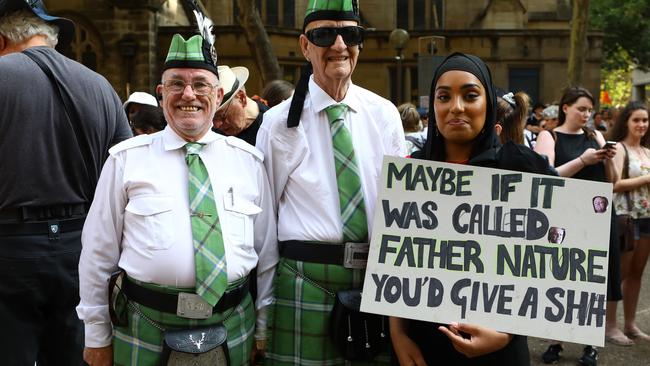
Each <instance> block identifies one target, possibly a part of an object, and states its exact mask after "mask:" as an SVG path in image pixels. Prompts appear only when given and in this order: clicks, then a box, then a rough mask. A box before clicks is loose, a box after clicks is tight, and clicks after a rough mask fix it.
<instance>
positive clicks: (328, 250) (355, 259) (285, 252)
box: [278, 240, 369, 269]
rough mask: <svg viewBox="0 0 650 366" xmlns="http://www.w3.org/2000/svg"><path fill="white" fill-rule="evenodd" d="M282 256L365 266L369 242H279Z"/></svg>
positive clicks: (301, 259)
mask: <svg viewBox="0 0 650 366" xmlns="http://www.w3.org/2000/svg"><path fill="white" fill-rule="evenodd" d="M278 244H279V247H280V256H282V257H284V258H288V259H293V260H297V261H303V262H311V263H319V264H336V265H339V266H343V267H346V268H353V269H360V268H365V267H366V263H367V262H368V249H369V246H368V243H341V244H339V243H335V244H333V243H319V242H308V241H301V240H286V241H280V242H278Z"/></svg>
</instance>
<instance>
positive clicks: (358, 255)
mask: <svg viewBox="0 0 650 366" xmlns="http://www.w3.org/2000/svg"><path fill="white" fill-rule="evenodd" d="M369 250H370V245H369V244H368V243H349V242H348V243H345V249H344V252H343V267H345V268H350V269H364V268H366V264H367V263H368V251H369Z"/></svg>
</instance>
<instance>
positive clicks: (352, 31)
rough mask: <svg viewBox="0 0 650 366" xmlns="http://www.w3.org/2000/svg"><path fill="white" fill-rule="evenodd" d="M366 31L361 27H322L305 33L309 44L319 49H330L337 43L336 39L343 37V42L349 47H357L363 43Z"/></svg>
mask: <svg viewBox="0 0 650 366" xmlns="http://www.w3.org/2000/svg"><path fill="white" fill-rule="evenodd" d="M364 33H365V30H364V29H363V28H361V27H359V26H349V27H321V28H314V29H311V30H308V31H307V32H305V35H306V36H307V39H308V40H309V42H311V43H313V44H315V45H316V46H318V47H330V46H331V45H333V44H334V42H336V37H337V36H338V35H341V38H343V42H345V45H346V46H348V47H352V46H357V45H359V44H361V43H362V42H363V34H364Z"/></svg>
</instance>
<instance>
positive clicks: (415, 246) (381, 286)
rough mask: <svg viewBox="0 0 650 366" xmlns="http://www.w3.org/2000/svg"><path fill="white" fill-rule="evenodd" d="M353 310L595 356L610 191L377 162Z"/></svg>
mask: <svg viewBox="0 0 650 366" xmlns="http://www.w3.org/2000/svg"><path fill="white" fill-rule="evenodd" d="M379 184H380V187H379V188H380V189H379V198H378V202H377V206H376V207H377V208H376V210H375V217H374V222H373V232H372V242H371V246H370V253H369V257H368V267H367V270H366V278H365V283H364V287H363V300H362V303H361V310H362V311H365V312H370V313H378V314H384V315H391V316H397V317H402V318H410V319H417V320H425V321H430V322H437V323H451V322H463V323H474V324H478V325H482V326H486V327H490V328H493V329H496V330H499V331H503V332H508V333H513V334H522V335H530V336H535V337H543V338H551V339H557V340H561V341H569V342H576V343H581V344H591V345H599V346H602V345H603V344H604V332H605V304H606V292H607V289H606V283H607V261H608V247H609V230H610V222H611V221H610V219H611V210H612V207H611V205H610V204H609V202H610V201H611V199H610V198H611V191H612V186H611V184H608V183H598V182H590V181H585V180H578V179H567V178H561V177H553V176H546V175H536V174H528V173H519V172H511V171H505V170H498V169H488V168H481V167H473V166H466V165H458V164H445V163H440V162H430V161H423V160H416V159H402V158H394V157H385V159H384V166H383V171H382V178H381V181H380V182H379Z"/></svg>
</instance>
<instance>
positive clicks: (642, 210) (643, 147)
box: [605, 102, 650, 346]
mask: <svg viewBox="0 0 650 366" xmlns="http://www.w3.org/2000/svg"><path fill="white" fill-rule="evenodd" d="M648 123H649V122H648V108H647V106H646V105H645V104H644V103H642V102H631V103H629V104H628V105H627V106H626V107H625V109H623V111H622V112H621V113H620V115H619V119H618V121H617V122H616V124H615V125H614V128H613V129H612V131H611V132H612V134H611V139H612V140H614V141H618V144H616V150H617V153H616V157H615V158H614V165H615V166H616V170H617V171H618V173H619V174H620V176H621V179H620V180H619V181H617V182H616V184H614V208H615V210H616V214H618V215H630V216H632V218H633V222H634V247H633V248H631V250H629V251H625V252H623V253H622V254H621V279H622V290H623V310H624V314H625V317H624V319H625V322H624V325H623V331H621V330H620V329H619V328H618V325H617V324H616V303H613V304H611V305H609V304H608V305H607V324H606V328H605V339H606V340H607V341H608V342H610V343H613V344H617V345H622V346H628V345H631V344H633V343H634V341H643V342H649V341H650V336H648V334H646V333H645V332H644V331H642V330H641V329H639V327H638V325H637V324H636V312H637V305H638V302H639V292H640V291H641V278H642V277H643V271H644V270H645V267H646V264H647V262H648V256H649V255H650V204H649V201H650V149H648V146H650V134H649V133H648ZM626 157H627V158H626ZM626 160H627V166H625V163H626Z"/></svg>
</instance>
